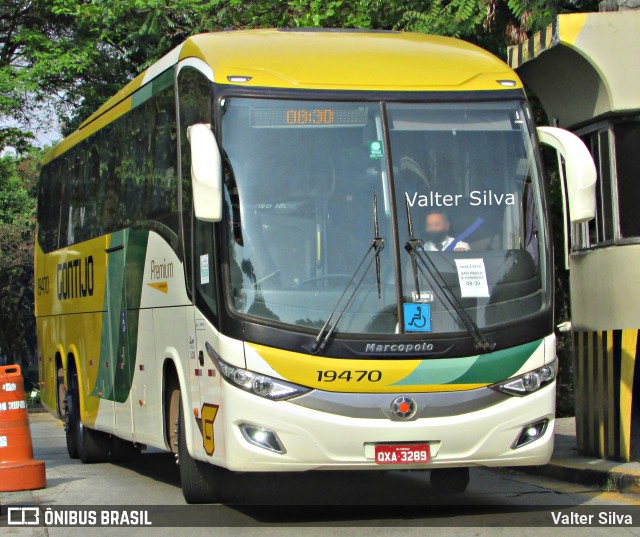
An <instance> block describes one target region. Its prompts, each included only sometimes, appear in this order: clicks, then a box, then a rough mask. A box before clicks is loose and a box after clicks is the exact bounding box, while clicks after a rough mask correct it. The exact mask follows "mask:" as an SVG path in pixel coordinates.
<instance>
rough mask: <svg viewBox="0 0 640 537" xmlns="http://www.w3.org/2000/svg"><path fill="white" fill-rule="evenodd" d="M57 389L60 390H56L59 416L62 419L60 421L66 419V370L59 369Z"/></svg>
mask: <svg viewBox="0 0 640 537" xmlns="http://www.w3.org/2000/svg"><path fill="white" fill-rule="evenodd" d="M57 387H58V389H57V390H56V403H57V407H58V408H57V411H58V416H59V417H60V419H64V413H65V406H64V403H65V397H66V395H67V392H66V390H65V388H64V369H62V367H60V368H58V378H57Z"/></svg>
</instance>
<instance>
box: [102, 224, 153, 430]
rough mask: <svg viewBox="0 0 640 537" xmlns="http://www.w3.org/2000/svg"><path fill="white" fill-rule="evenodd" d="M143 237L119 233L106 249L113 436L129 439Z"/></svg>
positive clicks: (144, 236) (141, 232)
mask: <svg viewBox="0 0 640 537" xmlns="http://www.w3.org/2000/svg"><path fill="white" fill-rule="evenodd" d="M146 237H147V234H146V233H145V232H143V231H130V230H123V231H119V232H116V233H113V234H112V235H111V242H110V246H109V248H107V254H108V265H107V314H108V318H109V344H110V346H111V357H112V360H111V362H112V363H113V372H112V379H113V392H112V398H113V401H114V414H115V416H114V419H115V430H116V434H117V435H118V436H119V437H121V438H125V439H129V440H132V439H133V434H134V427H133V419H132V411H133V408H132V404H133V403H132V399H133V398H132V397H131V384H132V377H133V372H134V368H135V363H136V347H137V342H138V320H139V308H140V294H141V284H142V276H143V269H144V253H145V252H146Z"/></svg>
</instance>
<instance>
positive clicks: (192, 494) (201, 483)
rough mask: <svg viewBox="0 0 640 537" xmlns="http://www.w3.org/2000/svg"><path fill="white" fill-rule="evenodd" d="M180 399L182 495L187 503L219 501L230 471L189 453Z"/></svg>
mask: <svg viewBox="0 0 640 537" xmlns="http://www.w3.org/2000/svg"><path fill="white" fill-rule="evenodd" d="M178 401H179V403H178V404H179V411H178V415H179V417H178V427H177V429H178V464H179V465H180V484H181V485H182V495H183V496H184V499H185V500H186V502H187V503H215V502H218V501H220V498H221V493H222V488H223V487H224V480H225V477H226V474H227V473H228V472H227V471H226V470H225V469H223V468H219V467H218V466H213V465H212V464H207V463H205V462H202V461H199V460H196V459H194V458H193V457H191V455H189V451H188V450H187V433H186V427H185V420H184V412H183V410H182V400H181V398H180V397H179V398H178Z"/></svg>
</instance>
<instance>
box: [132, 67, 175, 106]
mask: <svg viewBox="0 0 640 537" xmlns="http://www.w3.org/2000/svg"><path fill="white" fill-rule="evenodd" d="M172 84H173V69H167V70H166V71H165V72H164V73H162V74H161V75H160V76H158V77H156V78H154V79H153V80H152V81H151V82H149V83H147V84H145V85H144V86H142V87H141V88H140V89H139V90H138V91H136V92H135V93H133V94H132V95H131V108H132V109H133V108H135V107H136V106H140V105H141V104H142V103H143V102H145V101H147V100H149V99H151V97H153V96H154V95H156V94H158V93H160V92H161V91H162V90H163V89H166V88H168V87H169V86H171V85H172Z"/></svg>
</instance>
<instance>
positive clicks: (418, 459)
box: [375, 444, 431, 464]
mask: <svg viewBox="0 0 640 537" xmlns="http://www.w3.org/2000/svg"><path fill="white" fill-rule="evenodd" d="M375 458H376V459H375V460H376V464H424V463H425V462H429V461H430V460H431V449H430V448H429V444H383V445H377V446H376V449H375Z"/></svg>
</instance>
